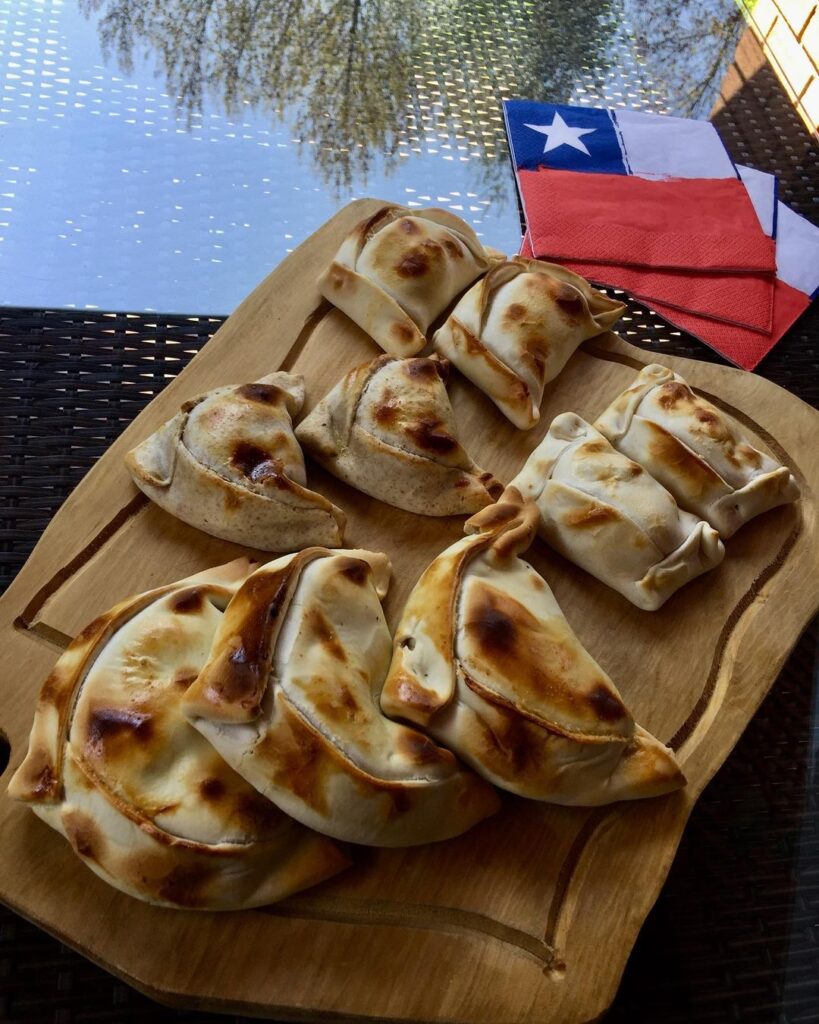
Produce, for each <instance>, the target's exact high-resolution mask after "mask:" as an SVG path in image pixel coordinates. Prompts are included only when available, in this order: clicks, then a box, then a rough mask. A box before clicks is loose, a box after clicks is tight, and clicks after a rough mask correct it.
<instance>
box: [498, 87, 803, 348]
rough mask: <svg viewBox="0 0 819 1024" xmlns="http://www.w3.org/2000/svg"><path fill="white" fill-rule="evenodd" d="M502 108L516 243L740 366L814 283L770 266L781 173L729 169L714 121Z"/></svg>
mask: <svg viewBox="0 0 819 1024" xmlns="http://www.w3.org/2000/svg"><path fill="white" fill-rule="evenodd" d="M504 112H505V116H506V122H507V131H508V134H509V140H510V146H511V149H512V154H513V159H514V163H515V169H516V172H517V178H518V187H519V190H520V193H521V199H522V202H523V206H524V211H525V214H526V219H527V224H528V236H527V238H528V249H527V248H526V246H525V247H524V251H528V252H532V251H534V253H536V254H537V255H538V256H539V257H543V258H549V259H555V260H558V261H559V262H561V263H564V264H565V265H566V266H569V267H570V268H571V269H573V270H576V271H577V272H578V273H581V274H583V275H584V276H586V277H589V278H590V279H592V280H595V281H597V282H599V283H603V284H610V285H613V286H615V287H620V288H623V289H624V290H626V291H628V292H630V293H631V294H633V295H635V296H637V297H638V298H641V299H644V300H646V301H648V302H649V303H650V304H651V305H652V306H653V307H654V308H655V309H657V310H658V312H661V313H662V314H663V315H664V316H665V317H666V318H667V319H669V320H671V321H672V322H676V323H678V324H679V325H680V326H682V327H684V328H685V329H686V330H689V331H691V332H692V333H694V334H696V335H697V336H699V337H701V338H703V340H705V341H707V342H708V343H709V344H712V345H713V346H714V347H716V348H718V349H719V350H720V351H722V352H723V353H724V354H726V355H727V356H728V357H729V358H731V359H733V360H734V361H735V362H738V363H739V364H740V365H744V366H747V367H748V368H750V367H751V366H753V365H756V363H757V362H758V361H759V359H760V358H761V357H762V355H763V354H764V353H765V352H766V351H768V350H769V349H770V348H771V347H772V345H773V344H774V343H775V341H776V340H778V338H779V337H780V336H781V334H782V333H784V330H785V327H783V326H782V324H783V322H784V320H787V321H788V325H789V324H790V323H792V322H793V319H795V316H796V315H798V313H796V314H794V315H791V314H792V313H793V311H794V310H795V309H796V308H797V306H799V307H800V311H801V308H805V306H807V304H808V303H809V301H810V298H809V296H810V294H811V293H812V291H813V288H812V287H810V288H809V290H808V291H804V290H802V291H800V290H799V288H797V289H796V290H797V293H798V295H797V297H795V296H794V295H793V294H791V293H790V292H786V291H785V288H784V287H783V286H787V287H788V288H791V287H793V286H792V285H791V284H789V282H788V281H787V280H786V278H784V277H783V275H782V273H781V272H780V275H779V280H777V278H776V276H775V268H776V243H775V241H774V238H773V236H774V235H775V233H776V230H777V215H776V211H777V209H779V208H782V209H785V208H783V207H781V204H779V206H778V205H777V202H776V179H775V178H774V177H773V176H772V175H765V174H761V173H760V172H756V171H753V170H752V169H750V168H742V169H740V170H739V171H738V169H737V168H736V167H735V166H734V164H733V162H732V161H731V159H730V156H729V155H728V153H727V151H726V150H725V147H724V146H723V144H722V142H721V140H720V138H719V135H718V134H717V131H716V129H715V128H714V127H713V125H711V124H709V123H708V122H705V121H692V120H687V119H683V118H673V117H665V116H660V115H656V114H646V113H642V112H638V111H631V110H617V111H614V110H607V109H599V108H591V107H570V106H565V105H557V104H543V103H533V102H529V101H525V100H511V101H506V103H505V104H504ZM740 175H741V176H740ZM790 212H791V211H788V213H790ZM793 216H796V215H795V214H794V215H793ZM799 219H800V220H801V218H799ZM803 223H807V222H803ZM807 226H808V228H811V226H810V225H807ZM813 230H815V229H812V228H811V231H813ZM808 234H810V232H808V233H806V232H805V231H802V232H801V234H800V238H801V246H802V249H803V250H804V247H805V245H806V244H807V243H806V237H807V235H808ZM814 265H815V264H814ZM810 283H811V282H810V281H805V280H803V281H802V282H801V287H802V288H803V289H804V288H808V286H809V285H810ZM816 284H817V285H819V280H817V282H816ZM786 311H787V312H786ZM683 321H685V322H683ZM777 332H778V333H777Z"/></svg>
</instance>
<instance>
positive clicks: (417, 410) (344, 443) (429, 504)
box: [296, 356, 503, 516]
mask: <svg viewBox="0 0 819 1024" xmlns="http://www.w3.org/2000/svg"><path fill="white" fill-rule="evenodd" d="M448 370H449V363H448V362H447V361H446V360H445V359H440V358H439V357H438V356H431V357H430V358H416V359H396V358H394V357H393V356H379V357H378V358H377V359H374V360H373V361H372V362H371V363H366V364H364V365H363V366H359V367H357V368H356V369H355V370H353V371H352V372H350V373H348V374H347V376H346V377H345V378H344V379H343V380H341V381H339V383H338V384H337V385H336V386H335V387H334V388H333V390H332V391H331V392H330V393H329V394H328V395H326V396H325V398H324V399H323V400H322V401H321V402H319V404H318V405H317V406H316V408H315V409H314V410H313V411H312V412H311V413H310V415H309V416H307V417H306V419H304V420H303V421H302V422H301V423H300V424H299V425H298V427H296V437H297V438H298V439H299V441H301V443H302V444H303V445H304V447H305V448H306V449H307V451H309V452H310V454H311V455H312V456H313V457H314V458H315V459H316V460H317V461H318V462H320V463H321V464H322V465H323V466H324V467H325V469H328V470H329V471H330V472H331V473H334V474H335V475H336V476H337V477H339V478H340V479H341V480H344V481H345V482H346V483H348V484H351V485H352V486H353V487H356V488H358V490H359V491H364V493H365V494H370V495H372V496H373V497H374V498H379V499H380V500H381V501H386V502H387V503H388V504H390V505H395V506H396V507H397V508H403V509H406V511H407V512H417V513H418V514H419V515H428V516H456V515H464V514H470V513H472V512H477V511H478V509H481V508H483V507H484V506H485V505H489V504H491V502H492V501H493V500H494V498H496V497H497V496H498V495H499V494H500V493H501V491H502V490H503V485H502V484H500V483H498V481H497V480H495V478H494V477H493V476H492V474H491V473H487V472H485V471H484V470H482V469H479V468H478V467H477V466H476V465H475V463H474V462H473V461H472V459H470V457H469V456H468V455H467V453H466V451H465V450H464V449H463V447H462V446H461V444H460V442H459V441H458V439H457V436H456V433H455V417H454V415H453V413H452V406H451V405H450V404H449V396H448V395H447V393H446V385H445V381H446V379H447V375H448Z"/></svg>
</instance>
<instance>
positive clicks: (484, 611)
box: [381, 487, 685, 805]
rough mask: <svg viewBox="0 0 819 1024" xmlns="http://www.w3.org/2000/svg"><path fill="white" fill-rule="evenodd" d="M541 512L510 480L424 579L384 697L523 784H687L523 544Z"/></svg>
mask: <svg viewBox="0 0 819 1024" xmlns="http://www.w3.org/2000/svg"><path fill="white" fill-rule="evenodd" d="M537 522H538V511H537V508H536V507H535V505H534V503H533V502H531V501H523V499H522V498H521V496H520V493H519V492H518V491H517V490H515V489H514V488H512V487H510V488H508V489H507V490H506V492H505V493H504V495H503V498H502V499H501V501H500V502H499V503H498V504H497V505H493V506H490V507H489V508H487V509H484V510H483V511H482V512H480V513H478V515H476V516H475V517H473V519H472V520H470V522H469V523H468V524H467V528H468V529H471V530H474V531H476V532H475V533H474V534H473V535H472V536H468V537H466V538H465V539H464V540H461V541H459V542H458V543H456V544H454V545H452V547H450V548H448V549H447V550H446V551H444V552H443V553H442V554H441V555H439V556H438V558H436V559H435V561H434V562H432V564H431V565H430V566H429V568H428V569H427V570H426V571H425V572H424V574H423V575H422V577H421V579H420V580H419V581H418V583H417V584H416V587H415V589H414V590H413V592H412V594H411V595H410V598H409V600H408V602H407V605H406V607H405V609H404V613H403V615H402V618H401V621H400V623H399V625H398V629H397V631H396V634H395V644H394V648H393V658H392V664H391V666H390V670H389V673H388V675H387V679H386V682H385V684H384V688H383V691H382V694H381V707H382V708H383V710H384V712H385V713H386V714H388V715H390V716H391V717H394V718H400V719H404V720H405V721H409V722H412V723H414V724H415V725H417V726H419V727H420V728H422V729H424V730H425V731H426V732H427V733H429V735H430V736H433V737H434V738H435V739H436V740H438V741H439V742H441V743H443V744H445V745H446V746H447V747H449V748H450V749H451V750H453V751H455V753H457V754H458V756H459V757H461V758H462V759H463V760H464V761H466V763H467V764H469V765H471V766H472V767H473V768H474V769H475V771H477V772H478V773H479V774H480V775H482V776H483V777H484V778H485V779H488V780H489V781H490V782H493V783H495V785H497V786H500V787H502V788H503V789H507V790H509V791H511V792H513V793H517V794H519V795H520V796H526V797H531V798H533V799H536V800H547V801H550V802H552V803H560V804H580V805H597V804H606V803H610V802H612V801H615V800H627V799H637V798H640V797H650V796H658V795H660V794H663V793H668V792H670V791H672V790H674V789H678V788H679V787H680V786H682V785H684V784H685V779H684V776H683V774H682V772H681V770H680V768H679V765H678V764H677V761H676V759H675V757H674V754H673V753H672V751H671V750H669V749H668V748H667V747H665V746H664V745H663V744H662V743H660V742H659V740H657V739H655V738H654V737H653V736H651V735H650V734H649V733H647V732H646V731H645V730H644V729H642V728H640V726H638V725H636V724H635V722H634V719H633V718H632V716H631V714H630V713H629V711H628V709H627V708H626V707H625V705H624V703H623V700H622V698H621V696H620V694H619V693H618V692H617V689H616V688H615V686H614V684H613V683H612V681H611V680H610V679H609V677H608V676H607V675H606V673H605V672H604V671H603V670H602V669H601V668H600V666H599V665H598V664H597V663H596V662H595V660H594V659H593V658H592V656H591V655H590V654H589V653H588V651H586V650H585V648H584V647H583V645H582V644H581V643H580V641H579V640H578V638H577V637H576V635H575V634H574V632H573V631H572V629H571V627H570V625H569V623H568V622H567V621H566V618H565V617H564V615H563V613H562V612H561V610H560V608H559V606H558V604H557V602H556V601H555V598H554V596H553V594H552V592H551V590H550V589H549V587H548V585H547V583H546V581H545V580H544V579H543V578H542V577H541V576H540V575H538V573H537V572H535V570H534V569H533V568H532V567H531V566H530V565H528V564H527V563H526V562H524V561H523V560H522V559H521V558H520V557H519V554H520V552H521V551H523V550H525V549H526V548H527V547H528V546H529V544H530V543H531V541H532V538H533V536H534V533H535V529H536V525H537Z"/></svg>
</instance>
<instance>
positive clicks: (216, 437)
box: [125, 371, 345, 551]
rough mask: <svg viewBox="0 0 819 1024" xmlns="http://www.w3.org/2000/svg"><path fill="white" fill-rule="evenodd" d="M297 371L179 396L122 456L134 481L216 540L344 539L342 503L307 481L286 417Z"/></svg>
mask: <svg viewBox="0 0 819 1024" xmlns="http://www.w3.org/2000/svg"><path fill="white" fill-rule="evenodd" d="M303 402H304V383H303V379H302V377H301V376H299V375H298V374H292V373H284V372H283V371H279V372H277V373H271V374H269V375H268V376H267V377H262V378H261V380H258V381H255V382H253V383H251V384H242V385H228V386H227V387H221V388H216V389H215V390H213V391H208V392H206V393H205V394H203V395H199V396H198V397H197V398H194V399H191V400H190V401H189V402H186V403H185V404H184V405H183V406H182V409H181V410H180V412H179V413H177V415H176V416H174V417H173V419H171V420H169V421H168V422H167V423H165V424H164V426H162V427H160V428H159V430H157V431H156V432H155V433H154V434H152V435H151V436H150V437H149V438H147V439H146V440H145V441H143V442H142V443H141V444H139V445H137V447H136V448H134V449H133V450H132V451H130V452H129V453H128V455H127V456H126V459H125V461H126V465H127V466H128V470H129V472H130V474H131V476H132V477H133V480H134V483H135V484H136V485H137V487H139V488H140V490H142V491H144V492H145V494H147V495H148V497H149V498H150V499H151V500H152V501H155V502H156V504H157V505H159V506H160V507H161V508H164V509H165V510H166V511H167V512H170V513H171V514H172V515H174V516H176V517H177V518H178V519H182V520H183V521H184V522H186V523H189V524H190V525H191V526H196V527H198V528H199V529H200V530H204V531H205V532H206V533H210V534H212V535H213V536H214V537H221V538H222V539H223V540H229V541H233V542H234V543H236V544H244V545H246V546H248V547H253V548H259V549H261V550H263V551H293V550H294V549H297V548H301V547H306V546H308V545H310V544H324V545H328V546H330V547H335V546H337V545H338V544H340V543H341V540H342V536H343V533H344V522H345V516H344V513H343V512H342V511H341V509H339V508H336V506H335V505H333V504H332V502H330V501H328V500H327V498H325V497H323V495H321V494H318V493H317V492H316V491H311V490H309V489H308V487H307V478H306V474H305V469H304V458H303V456H302V453H301V449H300V447H299V444H298V442H297V441H296V438H295V435H294V433H293V424H292V419H291V417H293V416H295V415H296V414H297V413H298V412H299V410H300V409H301V407H302V404H303Z"/></svg>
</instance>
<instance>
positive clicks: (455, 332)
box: [434, 257, 626, 430]
mask: <svg viewBox="0 0 819 1024" xmlns="http://www.w3.org/2000/svg"><path fill="white" fill-rule="evenodd" d="M625 308H626V307H625V306H624V305H623V303H622V302H616V301H615V300H614V299H609V298H608V297H607V296H606V295H604V294H603V293H602V292H598V291H596V290H595V289H594V288H592V287H591V285H590V284H589V283H588V281H586V280H585V279H584V278H582V277H580V276H578V275H577V274H574V273H572V272H571V271H570V270H566V268H565V267H560V266H557V265H556V264H553V263H543V262H541V261H540V260H527V259H522V258H520V257H517V258H515V259H512V260H507V261H506V262H503V263H498V264H496V265H495V266H493V267H492V269H491V270H490V271H489V273H488V274H486V276H485V277H483V278H481V280H480V281H478V282H477V283H476V284H474V285H473V286H472V287H471V288H470V289H469V291H468V292H467V293H466V295H464V296H463V298H462V299H461V300H460V301H459V302H458V304H457V306H456V307H455V309H454V310H453V311H452V313H451V314H450V316H449V317H448V318H447V320H446V322H445V323H444V325H443V327H441V328H440V329H439V330H438V331H436V333H435V338H434V343H435V347H436V348H437V349H438V351H439V352H441V353H442V354H443V355H445V356H446V357H447V358H448V359H450V360H452V362H453V363H454V364H455V366H457V367H458V369H459V370H460V371H461V373H463V374H464V375H465V376H466V377H468V378H469V379H470V380H471V381H472V383H473V384H475V385H476V386H477V387H479V388H480V389H481V391H483V392H485V394H487V395H488V396H489V398H491V399H492V401H493V402H494V403H495V405H497V407H498V408H499V409H500V411H501V412H502V413H503V414H504V416H506V417H507V418H508V419H510V420H511V421H512V423H514V424H515V426H516V427H519V428H520V429H521V430H526V429H528V428H529V427H532V426H534V424H535V423H537V422H538V420H539V419H540V403H541V400H542V398H543V391H544V388H545V386H546V384H548V383H549V381H551V380H554V378H555V377H556V376H557V375H558V374H559V373H560V371H561V370H562V369H563V367H564V366H565V365H566V363H567V362H568V361H569V359H570V357H571V356H572V354H573V353H574V351H575V349H576V348H577V347H578V345H580V344H581V342H583V341H585V340H586V339H587V338H593V337H594V336H595V335H597V334H601V333H602V332H603V331H607V330H610V329H611V328H612V327H613V326H614V324H615V323H616V322H617V320H618V319H619V318H620V316H621V315H622V313H623V311H624V309H625Z"/></svg>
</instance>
